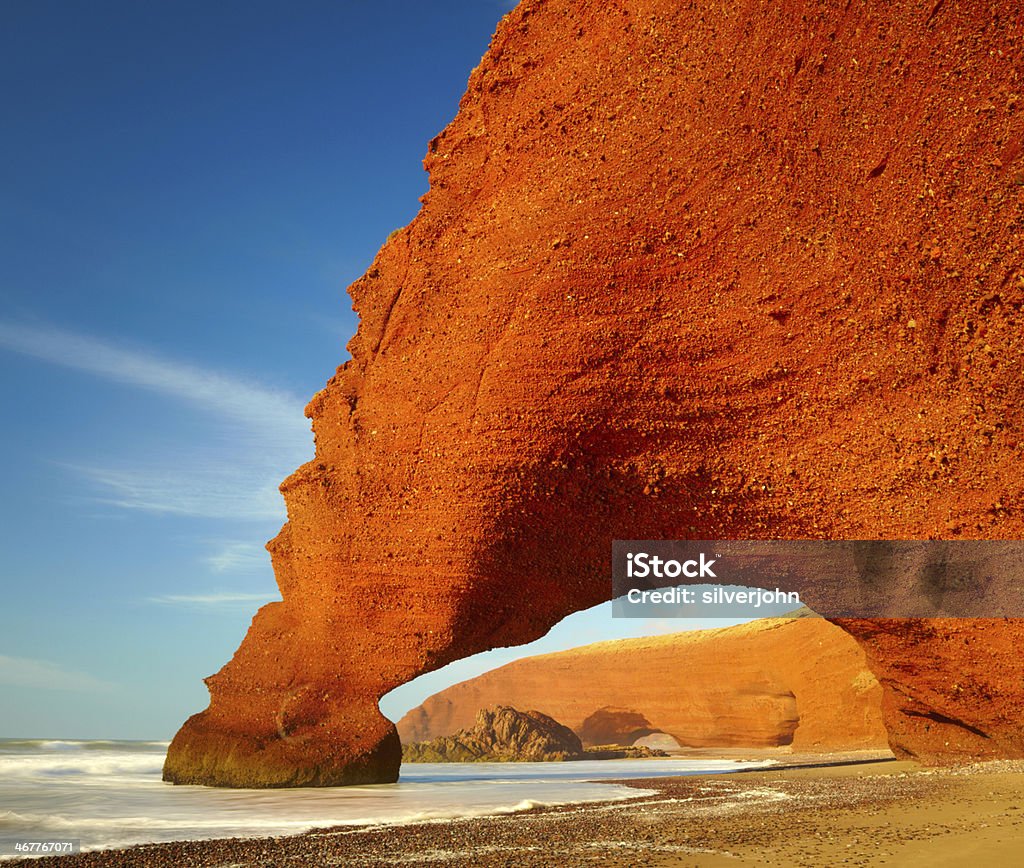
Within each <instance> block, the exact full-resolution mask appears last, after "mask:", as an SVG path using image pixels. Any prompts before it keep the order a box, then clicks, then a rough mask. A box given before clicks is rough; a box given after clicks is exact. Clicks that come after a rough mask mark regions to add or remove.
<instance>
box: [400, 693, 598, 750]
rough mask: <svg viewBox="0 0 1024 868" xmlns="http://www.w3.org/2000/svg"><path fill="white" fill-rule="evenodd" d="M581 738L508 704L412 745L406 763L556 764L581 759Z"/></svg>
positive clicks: (483, 711)
mask: <svg viewBox="0 0 1024 868" xmlns="http://www.w3.org/2000/svg"><path fill="white" fill-rule="evenodd" d="M582 757H583V745H582V744H581V743H580V739H579V736H577V735H576V733H574V732H573V731H572V730H571V729H569V728H568V727H567V726H563V725H562V724H561V723H559V722H558V721H557V720H554V719H552V718H551V717H550V716H549V715H546V714H542V713H541V712H539V711H519V710H518V709H515V708H510V707H508V706H505V705H496V706H494V707H493V708H481V709H479V710H478V711H477V712H476V714H475V715H474V720H473V723H472V725H471V726H468V727H466V728H464V729H460V730H459V731H458V732H453V733H451V734H444V735H438V736H435V737H434V738H432V739H430V740H428V741H420V742H411V743H409V744H406V745H405V747H404V749H403V751H402V759H404V760H405V761H406V762H422V763H460V762H557V761H561V760H572V759H581V758H582Z"/></svg>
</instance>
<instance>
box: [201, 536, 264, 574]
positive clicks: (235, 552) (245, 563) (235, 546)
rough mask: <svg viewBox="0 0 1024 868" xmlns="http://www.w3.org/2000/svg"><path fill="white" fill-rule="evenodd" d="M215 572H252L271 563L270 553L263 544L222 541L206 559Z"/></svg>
mask: <svg viewBox="0 0 1024 868" xmlns="http://www.w3.org/2000/svg"><path fill="white" fill-rule="evenodd" d="M204 560H205V562H206V565H207V566H208V567H209V568H210V569H211V570H213V571H214V572H215V573H230V572H252V571H253V570H257V569H260V568H263V567H268V566H269V565H270V555H268V554H267V551H266V549H264V548H263V546H260V545H256V543H251V542H238V541H231V542H221V543H219V544H218V546H217V551H216V552H214V553H213V554H212V555H209V556H208V557H206V558H205V559H204Z"/></svg>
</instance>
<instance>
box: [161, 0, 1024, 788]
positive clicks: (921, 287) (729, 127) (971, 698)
mask: <svg viewBox="0 0 1024 868" xmlns="http://www.w3.org/2000/svg"><path fill="white" fill-rule="evenodd" d="M1021 32H1024V6H1021V5H1020V4H1006V3H997V2H987V0H963V2H948V3H935V2H934V0H926V2H925V0H896V2H892V3H870V2H849V0H821V2H819V0H813V2H812V0H783V2H778V3H770V4H766V3H762V2H751V0H728V2H723V3H715V4H706V3H701V2H679V0H600V2H596V0H524V2H522V3H521V4H520V5H519V6H518V7H517V8H516V9H515V10H514V11H513V12H512V13H510V14H509V15H508V16H506V17H505V19H504V20H503V21H502V22H501V24H500V25H499V27H498V30H497V32H496V34H495V36H494V40H493V42H492V45H491V47H490V49H489V51H488V52H487V54H486V55H485V57H484V58H483V59H482V60H481V62H480V65H479V66H478V67H477V68H476V69H475V70H474V71H473V72H472V74H471V75H470V78H469V84H468V88H467V92H466V95H465V96H464V98H463V100H462V102H461V105H460V108H459V113H458V116H457V117H456V118H455V120H454V121H453V122H452V123H451V124H450V125H449V127H448V128H447V129H446V130H445V131H444V132H443V133H441V134H440V135H439V136H438V137H437V138H435V139H434V140H433V141H432V142H430V144H429V146H428V152H427V157H426V160H425V166H426V168H427V170H428V171H429V173H430V191H429V192H428V193H427V194H426V196H425V197H424V198H423V208H422V210H421V211H420V213H419V215H418V216H417V217H416V219H415V220H414V221H413V222H412V223H411V224H410V225H409V226H408V227H406V228H405V229H404V230H403V231H402V232H400V233H398V234H397V236H395V237H394V238H392V239H391V240H389V241H388V242H387V243H386V244H385V245H384V247H383V248H382V249H381V251H380V252H379V254H378V255H377V258H376V260H375V261H374V263H373V266H372V267H371V268H370V270H369V271H368V272H367V273H366V275H365V276H363V277H362V278H361V279H360V280H358V281H356V283H355V284H353V285H352V287H351V288H350V292H351V295H352V299H353V303H354V306H355V308H356V310H357V311H358V312H359V315H360V320H361V321H360V327H359V331H358V334H357V335H356V336H355V338H353V340H352V341H351V343H350V344H349V350H350V352H351V354H352V358H351V359H350V360H348V361H346V362H345V363H344V364H343V365H342V367H340V368H339V369H338V371H337V373H336V374H335V375H334V376H333V377H331V379H330V380H329V381H328V383H327V385H326V386H325V388H324V389H323V391H321V392H319V393H318V394H317V395H316V396H314V397H313V399H312V400H311V402H310V404H309V406H308V408H307V413H308V415H309V416H310V418H311V420H312V423H313V430H314V432H315V436H316V457H315V458H314V459H313V460H312V461H311V462H309V463H308V464H306V465H304V466H303V467H301V468H299V469H298V470H297V471H296V472H295V473H294V474H293V475H292V476H290V477H289V478H288V479H287V480H286V481H285V482H284V484H283V485H282V491H283V492H284V496H285V500H286V503H287V507H288V523H287V524H286V525H285V526H284V528H283V529H282V531H281V533H280V534H279V535H278V536H277V537H276V538H275V539H274V540H273V541H272V542H271V543H270V545H269V548H270V551H271V555H272V558H273V563H274V569H275V572H276V575H277V581H278V585H279V587H280V589H281V593H282V596H283V602H279V603H272V604H270V605H269V606H266V607H264V608H263V609H261V610H260V611H259V612H258V613H257V615H256V617H255V618H254V620H253V624H252V627H251V628H250V630H249V632H248V633H247V635H246V637H245V639H244V641H243V642H242V644H241V646H240V647H239V649H238V651H237V652H236V653H235V655H234V657H233V658H232V660H231V661H230V662H229V663H227V664H226V665H225V666H224V668H223V669H221V670H220V672H218V673H217V674H216V675H213V676H212V677H210V678H209V679H207V684H208V686H209V689H210V695H211V698H210V705H209V707H208V708H207V709H206V710H205V711H202V712H200V713H199V714H197V715H194V716H193V717H192V718H190V719H189V720H188V721H187V722H186V723H185V724H184V726H183V727H182V729H181V730H180V731H179V733H178V734H177V736H176V737H175V739H174V740H173V742H172V744H171V746H170V750H169V752H168V757H167V762H166V765H165V769H164V774H165V777H166V778H167V779H168V780H172V781H178V782H191V783H207V784H218V785H228V786H289V785H303V784H306V785H316V784H346V783H360V782H368V781H385V780H394V779H395V777H396V776H397V774H398V767H399V763H400V745H399V740H398V737H397V734H396V732H395V728H394V726H393V724H391V723H390V722H389V721H387V720H385V719H384V718H383V716H382V715H381V714H380V712H379V710H378V708H377V700H378V698H379V697H380V696H382V695H383V694H385V693H387V692H388V691H389V690H391V689H392V688H393V687H395V686H397V685H398V684H401V683H403V682H405V681H408V680H409V679H411V678H413V677H415V676H416V675H418V674H419V673H421V672H424V671H427V670H429V669H432V668H436V667H438V666H441V665H443V664H445V663H447V662H448V661H450V660H452V659H455V658H458V657H461V656H465V655H468V654H472V653H475V652H477V651H481V650H484V649H486V648H490V647H494V646H496V645H509V644H516V643H522V642H526V641H529V640H532V639H535V638H537V637H538V636H540V635H542V634H543V633H544V632H545V631H546V630H547V629H548V628H549V627H550V626H551V625H552V624H553V623H555V622H557V621H558V620H559V619H560V618H561V617H563V616H564V615H565V614H567V613H569V612H572V611H575V610H578V609H581V608H584V607H587V606H590V605H593V604H595V603H597V602H599V601H600V600H602V599H604V598H605V597H606V596H607V595H608V593H609V582H608V572H607V564H608V552H609V551H610V544H611V541H612V540H613V539H615V538H620V539H645V538H646V539H659V538H664V539H673V538H679V537H692V538H704V539H711V538H740V539H742V538H758V537H764V538H817V537H830V538H840V539H843V538H845V539H872V538H879V537H882V538H894V537H895V538H899V537H905V538H925V539H926V538H930V537H946V536H951V535H961V536H977V537H999V538H1004V539H1014V538H1020V537H1022V536H1024V508H1022V497H1021V492H1022V472H1021V467H1022V464H1021V443H1022V441H1021V421H1022V412H1024V410H1022V408H1024V383H1022V378H1021V368H1022V362H1024V349H1022V348H1024V338H1022V336H1024V328H1022V325H1024V324H1022V316H1021V305H1022V304H1024V260H1022V251H1021V234H1022V232H1024V181H1022V178H1024V174H1022V173H1024V160H1022V155H1024V102H1022V100H1024V82H1022V79H1021V66H1020V63H1019V58H1020V34H1021ZM844 626H846V627H847V628H848V629H850V630H851V631H852V632H853V633H854V635H855V636H857V637H858V638H859V640H860V641H862V642H863V643H864V644H865V648H866V649H867V652H868V658H869V661H870V662H871V665H872V667H873V668H874V669H875V671H876V672H877V673H879V675H880V676H881V678H882V681H883V684H884V686H885V689H886V691H887V695H886V704H885V709H886V725H887V727H888V730H889V733H890V738H891V740H892V741H893V744H894V746H895V747H896V748H897V750H899V751H901V752H904V753H913V754H916V755H918V756H921V757H922V758H924V759H927V760H929V761H949V760H952V759H956V758H964V757H973V756H983V755H993V754H996V755H1021V754H1022V753H1024V738H1022V724H1021V723H1020V721H1019V720H1018V719H1016V712H1015V711H1014V709H1019V708H1020V706H1021V693H1022V687H1021V685H1022V682H1024V664H1022V663H1021V662H1020V659H1019V658H1011V657H1010V656H1009V655H999V656H995V657H993V656H992V655H991V654H990V653H989V651H988V650H987V649H988V648H990V647H995V648H1003V647H1009V646H1012V645H1013V644H1014V642H1019V640H1021V639H1024V630H1022V629H1021V626H1020V624H1019V623H1017V622H998V623H994V624H989V623H977V624H966V625H964V624H956V625H947V626H945V627H944V626H943V625H938V626H937V627H934V628H933V627H932V626H927V627H922V626H921V625H914V624H903V625H896V626H895V627H894V628H893V629H887V630H885V631H884V632H881V633H880V632H879V631H878V629H877V628H876V627H875V626H873V625H871V624H853V623H848V624H845V625H844ZM956 631H964V632H963V635H960V634H958V633H957V632H956ZM954 635H958V636H959V638H958V639H955V640H954V639H953V638H952V637H953V636H954ZM993 666H995V667H996V668H994V669H993ZM965 674H966V676H967V677H966V678H965V677H964V676H965ZM965 681H966V682H967V683H966V684H965V683H964V682H965ZM975 683H980V684H982V685H983V691H984V693H983V694H981V693H979V694H975V693H973V692H972V691H973V687H972V685H973V684H975Z"/></svg>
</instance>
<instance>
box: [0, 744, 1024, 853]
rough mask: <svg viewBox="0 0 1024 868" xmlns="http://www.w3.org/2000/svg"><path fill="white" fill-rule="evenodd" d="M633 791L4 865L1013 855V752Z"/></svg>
mask: <svg viewBox="0 0 1024 868" xmlns="http://www.w3.org/2000/svg"><path fill="white" fill-rule="evenodd" d="M628 784H629V785H630V786H634V787H637V788H640V789H643V790H654V791H656V792H655V794H654V795H650V794H640V795H638V797H637V798H635V799H630V800H628V801H619V802H600V803H591V804H588V805H572V806H566V807H562V808H543V809H536V810H532V811H527V812H523V813H517V814H508V815H504V816H495V817H480V818H473V819H466V820H456V821H443V822H425V823H415V824H408V825H403V826H360V827H342V828H335V829H329V830H325V829H320V830H316V831H314V832H308V833H306V834H303V835H295V836H289V837H282V838H266V839H248V840H242V839H230V840H220V841H204V842H179V843H172V844H157V845H145V846H141V847H133V848H130V849H127V850H119V851H100V852H94V853H86V854H82V855H79V856H70V857H62V858H60V859H40V860H31V861H23V862H18V863H7V864H34V865H36V866H41V865H47V864H59V865H60V866H61V868H77V866H93V868H98V866H129V865H130V866H160V868H164V866H175V868H176V866H225V868H226V866H239V868H241V866H277V865H290V866H305V865H310V866H318V865H342V866H382V865H431V866H435V865H436V866H467V868H468V866H515V868H523V866H525V868H531V866H558V868H571V866H575V865H600V866H723V865H731V866H735V865H744V864H749V865H793V866H815V868H817V866H822V865H851V866H855V865H897V866H901V868H903V866H909V868H913V866H925V865H927V866H942V865H949V866H958V865H975V864H981V865H986V864H1022V863H1024V761H1000V762H993V763H984V764H978V765H973V766H967V767H961V768H954V769H923V768H920V767H919V766H917V765H916V764H914V763H910V762H898V761H895V760H891V759H889V760H878V759H855V758H852V757H849V756H847V757H844V758H842V759H837V758H835V757H831V758H822V757H814V758H809V757H807V758H801V757H788V758H786V760H785V761H783V762H780V765H779V766H778V767H773V768H771V769H767V770H760V771H751V772H741V773H735V774H728V775H706V776H694V777H685V778H659V779H650V780H634V781H629V782H628Z"/></svg>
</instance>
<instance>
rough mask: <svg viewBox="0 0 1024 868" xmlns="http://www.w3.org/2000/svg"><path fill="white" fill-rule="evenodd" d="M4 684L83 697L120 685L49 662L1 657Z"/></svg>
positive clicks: (0, 682)
mask: <svg viewBox="0 0 1024 868" xmlns="http://www.w3.org/2000/svg"><path fill="white" fill-rule="evenodd" d="M0 684H6V685H8V686H12V687H36V688H40V689H42V690H70V691H77V692H80V693H92V692H94V691H109V690H113V689H114V688H115V687H116V685H114V684H111V683H110V682H109V681H102V680H101V679H99V678H96V677H94V676H92V675H89V674H88V673H86V672H75V671H74V670H71V669H64V668H63V667H62V666H61V665H60V664H58V663H52V662H50V661H49V660H33V659H31V658H28V657H8V656H6V655H4V654H0Z"/></svg>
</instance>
